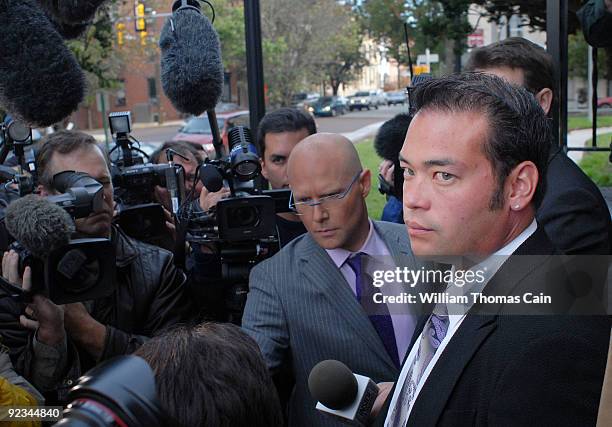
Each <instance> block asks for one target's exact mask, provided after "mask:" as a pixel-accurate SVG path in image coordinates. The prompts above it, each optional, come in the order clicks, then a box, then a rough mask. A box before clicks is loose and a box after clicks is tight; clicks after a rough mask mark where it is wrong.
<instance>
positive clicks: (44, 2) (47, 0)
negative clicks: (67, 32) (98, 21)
mask: <svg viewBox="0 0 612 427" xmlns="http://www.w3.org/2000/svg"><path fill="white" fill-rule="evenodd" d="M105 1H106V0H38V2H39V3H40V5H41V6H42V7H43V8H44V9H45V10H46V11H47V12H49V14H50V15H51V17H52V18H53V20H54V21H57V22H58V23H60V24H68V25H70V26H74V25H76V24H85V23H89V22H91V20H92V19H93V17H94V15H95V14H96V11H97V10H98V8H99V7H100V6H101V5H102V3H104V2H105Z"/></svg>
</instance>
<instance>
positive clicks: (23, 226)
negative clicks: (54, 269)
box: [4, 194, 74, 258]
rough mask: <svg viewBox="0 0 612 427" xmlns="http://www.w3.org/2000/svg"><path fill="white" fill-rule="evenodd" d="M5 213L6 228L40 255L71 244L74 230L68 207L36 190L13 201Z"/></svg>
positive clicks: (20, 241)
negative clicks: (41, 194)
mask: <svg viewBox="0 0 612 427" xmlns="http://www.w3.org/2000/svg"><path fill="white" fill-rule="evenodd" d="M5 214H6V216H5V218H4V222H5V225H6V230H7V231H8V232H9V233H10V234H11V236H13V237H14V238H15V239H16V240H17V241H18V242H19V243H21V244H22V246H23V247H24V248H26V249H27V250H29V251H30V252H31V253H32V255H34V256H35V257H38V258H42V257H44V256H46V255H47V254H49V253H50V252H52V251H54V250H55V249H58V248H60V247H62V246H65V245H67V244H68V243H69V242H70V236H71V235H72V233H74V223H73V222H72V219H71V218H70V215H68V213H67V212H66V211H65V210H63V209H62V208H60V207H59V206H57V205H54V204H53V203H51V202H50V201H48V200H47V199H45V198H43V197H40V196H37V195H34V194H30V195H27V196H25V197H22V198H21V199H17V200H15V201H14V202H12V203H11V204H9V205H8V207H7V208H6V213H5Z"/></svg>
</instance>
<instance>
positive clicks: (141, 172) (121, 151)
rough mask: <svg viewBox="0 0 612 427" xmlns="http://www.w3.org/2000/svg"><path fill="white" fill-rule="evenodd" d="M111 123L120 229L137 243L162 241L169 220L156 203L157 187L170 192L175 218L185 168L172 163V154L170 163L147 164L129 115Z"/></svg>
mask: <svg viewBox="0 0 612 427" xmlns="http://www.w3.org/2000/svg"><path fill="white" fill-rule="evenodd" d="M108 119H109V123H110V129H111V133H112V134H113V136H114V138H115V147H113V149H112V150H111V151H110V153H109V155H110V157H111V162H112V167H111V173H112V176H113V177H112V180H113V185H114V187H115V200H116V201H117V209H118V211H119V215H118V223H119V226H120V227H121V229H122V230H124V231H125V232H126V233H127V234H128V235H129V236H131V237H134V238H136V239H140V240H145V241H146V240H151V239H154V238H156V237H159V236H161V235H163V234H164V233H165V223H166V218H165V215H164V210H163V208H162V205H160V204H159V203H158V202H157V201H156V200H154V197H153V195H154V192H155V187H156V186H161V187H165V188H167V189H168V191H169V192H170V197H171V201H172V211H173V212H172V213H174V214H175V213H177V212H178V209H179V206H180V205H181V203H182V202H183V200H184V199H185V172H184V170H183V168H182V166H180V165H175V164H174V163H173V160H172V159H173V154H174V153H173V152H172V150H170V152H168V153H167V156H168V160H169V162H168V163H166V164H152V163H149V162H148V156H147V154H146V153H145V152H144V151H142V150H141V149H140V148H139V145H140V143H139V142H138V141H137V140H136V139H135V138H133V137H132V136H131V135H130V132H131V115H130V113H129V112H116V113H111V114H109V116H108Z"/></svg>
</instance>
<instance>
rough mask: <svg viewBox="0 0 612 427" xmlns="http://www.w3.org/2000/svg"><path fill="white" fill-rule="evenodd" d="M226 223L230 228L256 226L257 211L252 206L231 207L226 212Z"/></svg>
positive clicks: (257, 221) (257, 219) (257, 222)
mask: <svg viewBox="0 0 612 427" xmlns="http://www.w3.org/2000/svg"><path fill="white" fill-rule="evenodd" d="M227 224H228V226H229V227H231V228H235V227H256V226H257V225H258V224H259V215H258V211H257V209H256V208H254V207H252V206H246V207H239V208H234V209H231V210H230V211H229V212H228V218H227Z"/></svg>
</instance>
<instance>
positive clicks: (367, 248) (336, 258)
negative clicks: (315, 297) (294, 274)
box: [325, 218, 387, 268]
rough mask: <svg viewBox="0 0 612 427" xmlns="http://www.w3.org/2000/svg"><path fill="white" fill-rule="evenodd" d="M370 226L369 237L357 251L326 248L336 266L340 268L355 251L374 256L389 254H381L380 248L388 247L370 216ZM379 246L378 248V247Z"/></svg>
mask: <svg viewBox="0 0 612 427" xmlns="http://www.w3.org/2000/svg"><path fill="white" fill-rule="evenodd" d="M368 226H369V227H370V229H369V231H368V237H367V238H366V240H365V242H364V243H363V245H362V246H361V248H360V249H359V250H358V251H356V252H351V251H349V250H346V249H343V248H335V249H325V251H326V252H327V254H328V255H329V256H330V258H331V259H332V261H333V262H334V264H336V267H338V268H340V267H342V265H343V264H344V263H345V262H346V260H347V259H348V258H349V257H350V256H351V255H352V254H354V253H359V252H363V253H365V254H368V255H370V256H372V257H375V256H381V255H387V254H381V253H380V248H386V245H384V243H383V241H382V239H381V237H380V236H379V235H378V232H377V231H376V229H375V228H374V224H373V223H372V220H371V219H369V218H368ZM377 248H378V249H377Z"/></svg>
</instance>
